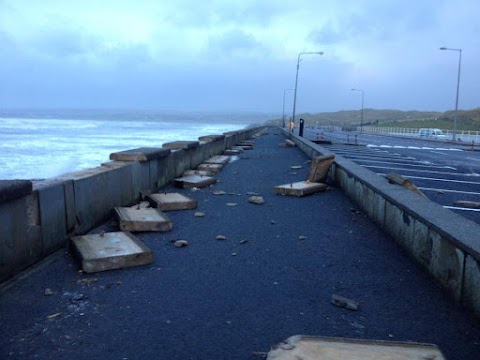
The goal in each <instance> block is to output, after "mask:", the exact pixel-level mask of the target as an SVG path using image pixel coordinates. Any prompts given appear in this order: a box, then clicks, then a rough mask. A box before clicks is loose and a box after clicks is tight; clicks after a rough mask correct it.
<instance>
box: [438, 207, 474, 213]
mask: <svg viewBox="0 0 480 360" xmlns="http://www.w3.org/2000/svg"><path fill="white" fill-rule="evenodd" d="M444 208H445V209H453V210H462V211H476V212H479V211H480V209H471V208H463V207H456V206H444Z"/></svg>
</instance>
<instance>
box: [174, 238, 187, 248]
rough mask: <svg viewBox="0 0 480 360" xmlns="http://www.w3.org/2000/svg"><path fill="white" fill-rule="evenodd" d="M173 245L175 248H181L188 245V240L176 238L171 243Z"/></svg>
mask: <svg viewBox="0 0 480 360" xmlns="http://www.w3.org/2000/svg"><path fill="white" fill-rule="evenodd" d="M173 245H174V246H175V247H177V248H181V247H184V246H188V241H187V240H177V241H175V242H174V243H173Z"/></svg>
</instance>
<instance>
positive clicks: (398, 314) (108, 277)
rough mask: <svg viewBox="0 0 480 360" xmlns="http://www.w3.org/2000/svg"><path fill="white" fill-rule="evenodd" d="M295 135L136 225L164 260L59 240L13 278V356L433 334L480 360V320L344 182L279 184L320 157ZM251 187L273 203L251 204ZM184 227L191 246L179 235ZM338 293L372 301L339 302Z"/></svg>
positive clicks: (141, 353)
mask: <svg viewBox="0 0 480 360" xmlns="http://www.w3.org/2000/svg"><path fill="white" fill-rule="evenodd" d="M283 140H284V138H283V136H280V135H277V134H275V132H274V131H272V132H271V133H270V134H269V135H266V136H263V137H261V138H260V139H258V140H257V141H256V144H255V149H254V150H253V151H248V152H246V153H245V154H244V155H242V157H241V158H240V159H239V160H237V161H234V162H232V163H230V164H228V165H227V166H226V167H225V169H224V170H223V171H222V172H221V173H219V175H218V176H217V177H218V179H219V180H220V182H219V183H218V184H216V185H215V186H213V187H211V188H206V189H202V190H200V191H196V192H193V191H191V190H180V192H182V193H185V194H190V195H191V196H192V197H194V198H196V199H197V200H198V202H199V206H198V209H196V210H187V211H180V212H172V213H169V214H168V215H169V217H170V219H171V220H172V221H173V223H174V229H173V230H172V231H170V232H167V233H142V234H140V233H137V234H136V236H137V237H138V238H139V239H140V240H142V241H143V242H144V243H145V244H146V245H147V246H148V247H149V248H150V249H151V250H152V251H153V252H154V254H155V259H154V262H153V263H152V264H150V265H147V266H142V267H136V268H130V269H123V270H114V271H107V272H102V273H96V274H82V273H80V272H78V264H77V263H76V262H75V261H74V259H73V258H72V256H71V255H70V254H68V253H64V252H60V253H58V254H56V255H55V256H53V257H52V258H51V259H50V260H49V261H48V262H46V263H44V264H43V265H42V266H40V267H37V268H36V269H35V270H33V271H32V272H31V273H30V274H29V275H28V276H24V277H23V278H21V279H19V280H17V281H16V282H14V283H13V284H12V285H11V286H9V287H6V288H4V289H3V290H2V291H1V292H0V327H1V332H0V358H1V359H37V358H38V359H45V358H49V359H96V358H99V359H262V358H263V357H262V355H261V352H267V351H268V350H269V349H270V347H271V346H272V345H273V344H276V343H278V342H280V341H282V340H284V339H286V338H287V337H289V336H292V335H295V334H304V335H318V336H341V337H353V338H367V339H380V340H397V341H416V342H427V343H434V344H436V345H438V346H439V347H440V349H441V350H442V351H443V353H444V354H445V355H446V357H447V358H448V359H449V360H452V359H472V360H473V359H478V358H479V354H480V322H479V321H478V320H476V319H474V318H473V316H472V315H471V314H470V313H469V312H467V311H466V310H464V309H462V308H460V307H459V306H456V305H455V304H454V303H453V301H452V300H451V298H450V297H449V296H448V295H447V294H446V293H445V292H444V291H443V290H441V289H440V288H439V287H438V286H437V285H435V284H434V283H433V282H432V281H431V278H430V276H429V275H428V274H427V273H426V272H424V271H423V270H422V269H420V268H419V267H418V266H417V265H416V264H415V263H414V262H413V261H411V260H410V258H409V257H408V256H407V255H406V253H405V252H404V251H402V250H401V248H400V247H399V246H397V245H396V243H395V242H394V241H393V240H391V239H390V238H389V237H388V236H387V235H385V234H384V233H383V232H382V231H380V230H379V229H378V228H377V227H376V226H375V225H374V224H373V223H372V222H371V221H370V220H369V219H368V218H367V217H366V216H365V215H364V214H363V213H361V212H359V211H358V210H357V208H356V206H355V205H354V204H353V203H352V202H350V200H349V199H348V198H347V197H346V196H345V195H344V194H343V193H342V192H341V190H339V189H335V188H332V189H331V190H330V191H328V192H325V193H320V194H317V195H311V196H307V197H304V198H296V197H284V196H279V195H275V194H274V193H273V186H274V185H278V184H282V183H288V182H290V181H299V180H303V179H305V178H306V174H307V172H308V167H309V164H308V162H307V160H308V159H307V158H306V157H305V156H304V154H303V153H301V152H300V150H298V149H297V148H280V147H278V146H277V145H278V143H280V142H281V141H283ZM295 165H303V168H302V169H299V170H292V169H291V168H290V167H291V166H295ZM168 190H172V191H173V189H168ZM213 190H224V191H225V192H227V194H225V195H213V194H212V191H213ZM174 191H176V190H174ZM247 192H256V193H259V194H260V195H262V196H263V197H264V199H265V204H263V205H254V204H251V203H248V202H247V198H248V196H247V195H246V194H247ZM228 193H232V194H231V195H229V194H228ZM233 194H235V195H233ZM237 194H240V195H237ZM227 203H236V204H237V205H236V206H227ZM195 211H201V212H204V213H205V217H203V218H197V217H194V215H193V214H194V212H195ZM272 220H273V221H272ZM112 230H113V228H112ZM217 235H224V236H226V237H227V239H226V240H222V241H220V240H216V239H215V238H216V236H217ZM299 236H305V237H306V239H304V240H299ZM178 239H185V240H187V241H188V242H189V246H187V247H185V248H175V247H174V246H173V244H172V242H171V241H172V240H178ZM241 240H248V242H246V243H243V244H241V243H240V242H241ZM234 254H235V255H234ZM45 289H49V290H51V293H52V294H51V295H46V293H45ZM47 293H49V292H48V291H47ZM332 294H338V295H342V296H345V297H347V298H350V299H353V300H356V301H358V302H359V304H360V308H359V310H358V311H351V310H346V309H343V308H338V307H335V306H333V305H332V304H330V298H331V295H332ZM255 352H257V353H255Z"/></svg>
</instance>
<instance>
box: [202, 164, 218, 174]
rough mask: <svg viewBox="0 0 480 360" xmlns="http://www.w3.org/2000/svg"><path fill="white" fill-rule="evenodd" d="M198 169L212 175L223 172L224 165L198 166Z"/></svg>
mask: <svg viewBox="0 0 480 360" xmlns="http://www.w3.org/2000/svg"><path fill="white" fill-rule="evenodd" d="M197 169H198V170H201V171H209V172H211V173H218V172H220V171H222V169H223V165H222V164H200V165H198V167H197Z"/></svg>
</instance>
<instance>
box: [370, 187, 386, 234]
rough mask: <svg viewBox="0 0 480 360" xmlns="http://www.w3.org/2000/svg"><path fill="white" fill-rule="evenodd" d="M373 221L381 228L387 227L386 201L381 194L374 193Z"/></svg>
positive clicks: (372, 200)
mask: <svg viewBox="0 0 480 360" xmlns="http://www.w3.org/2000/svg"><path fill="white" fill-rule="evenodd" d="M371 202H372V215H371V217H372V219H373V221H375V222H376V223H377V224H378V225H379V226H380V227H382V228H383V227H384V226H385V199H384V198H383V196H382V195H380V194H379V193H376V192H373V191H372V199H371Z"/></svg>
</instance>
